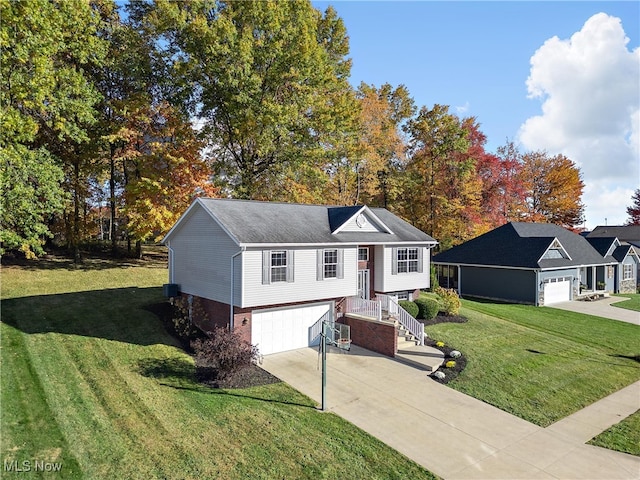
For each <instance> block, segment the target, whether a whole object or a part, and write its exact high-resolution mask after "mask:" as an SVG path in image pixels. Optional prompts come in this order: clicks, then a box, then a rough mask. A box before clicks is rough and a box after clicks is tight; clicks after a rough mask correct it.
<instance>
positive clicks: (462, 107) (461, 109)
mask: <svg viewBox="0 0 640 480" xmlns="http://www.w3.org/2000/svg"><path fill="white" fill-rule="evenodd" d="M469 106H470V105H469V102H468V101H467V102H465V103H464V105H460V106H457V107H456V112H458V115H462V114H463V113H467V112H468V111H469Z"/></svg>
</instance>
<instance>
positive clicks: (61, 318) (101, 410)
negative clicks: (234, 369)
mask: <svg viewBox="0 0 640 480" xmlns="http://www.w3.org/2000/svg"><path fill="white" fill-rule="evenodd" d="M165 281H166V269H165V268H162V267H161V266H145V265H140V264H139V262H134V264H127V263H117V264H116V263H113V262H110V261H91V262H88V263H87V264H86V265H85V267H83V268H80V269H74V268H73V267H72V266H71V265H70V264H69V263H68V262H64V261H59V260H55V259H54V260H52V261H49V262H42V263H40V264H39V266H35V264H31V265H27V266H8V267H3V269H2V324H0V328H1V360H2V372H1V375H2V376H1V402H2V403H1V406H2V408H1V411H0V422H1V424H0V427H1V431H2V438H1V441H0V452H1V457H2V461H3V465H7V464H8V465H11V464H12V463H11V462H18V463H17V465H18V466H22V465H23V464H22V462H24V461H30V462H32V463H31V466H32V468H33V466H34V463H33V462H35V461H40V462H49V463H55V462H60V463H62V470H61V472H59V473H56V474H55V475H54V474H46V473H45V474H43V475H42V476H43V477H44V478H54V477H55V478H88V479H93V478H95V479H103V478H129V479H150V478H191V479H193V478H221V479H240V478H255V479H261V478H263V479H274V478H301V479H303V478H313V479H315V478H344V477H345V475H346V476H348V477H349V478H379V479H388V478H398V479H401V478H435V477H434V476H433V475H431V474H430V473H429V472H427V471H426V470H424V469H423V468H422V467H420V466H419V465H417V464H416V463H414V462H412V461H410V460H408V459H407V458H406V457H404V456H402V455H401V454H399V453H398V452H396V451H395V450H393V449H391V448H389V447H387V446H386V445H385V444H383V443H382V442H380V441H378V440H377V439H375V438H374V437H372V436H370V435H368V434H367V433H366V432H364V431H362V430H360V429H358V428H356V427H355V426H353V425H352V424H350V423H348V422H346V421H345V420H342V419H341V418H340V417H338V416H336V415H334V414H331V413H322V412H319V411H318V410H317V409H316V408H315V404H314V402H313V401H312V400H311V399H309V398H307V397H305V396H303V395H302V394H300V393H299V392H297V391H295V390H293V389H292V388H290V387H289V386H287V385H286V384H284V383H276V384H273V385H266V386H262V387H254V388H250V389H245V390H215V389H210V388H207V387H205V386H202V385H200V384H198V383H197V382H196V381H195V379H194V365H193V361H192V358H191V357H190V356H188V355H186V354H185V353H184V352H183V351H182V350H181V349H180V348H178V346H177V344H176V342H175V341H174V339H173V338H172V337H170V336H168V335H167V334H166V333H165V331H164V329H163V328H162V325H161V323H160V321H159V320H158V318H157V317H155V316H154V315H153V314H152V313H150V312H149V311H147V310H145V306H146V305H149V304H152V303H156V302H159V301H162V300H163V298H162V291H161V288H160V285H161V284H162V283H163V282H165ZM7 462H8V463H7ZM32 473H34V472H32ZM47 475H49V477H47Z"/></svg>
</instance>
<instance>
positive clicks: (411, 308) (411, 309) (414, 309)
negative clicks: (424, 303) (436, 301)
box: [398, 300, 419, 318]
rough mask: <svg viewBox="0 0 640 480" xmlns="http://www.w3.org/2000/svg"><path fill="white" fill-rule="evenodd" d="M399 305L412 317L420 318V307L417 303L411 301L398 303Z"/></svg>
mask: <svg viewBox="0 0 640 480" xmlns="http://www.w3.org/2000/svg"><path fill="white" fill-rule="evenodd" d="M398 305H400V306H401V307H402V308H404V309H405V310H406V311H407V313H408V314H409V315H411V316H412V317H413V318H417V317H418V312H419V309H418V305H416V302H412V301H411V300H400V301H399V302H398Z"/></svg>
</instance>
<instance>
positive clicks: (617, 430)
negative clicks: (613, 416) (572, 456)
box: [589, 410, 640, 456]
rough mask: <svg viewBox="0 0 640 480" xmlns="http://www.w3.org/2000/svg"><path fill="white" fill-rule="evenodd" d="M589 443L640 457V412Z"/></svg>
mask: <svg viewBox="0 0 640 480" xmlns="http://www.w3.org/2000/svg"><path fill="white" fill-rule="evenodd" d="M589 443H590V444H591V445H597V446H599V447H604V448H609V449H611V450H617V451H618V452H624V453H630V454H631V455H637V456H640V410H637V411H636V413H633V414H631V415H630V416H628V417H627V418H625V419H624V420H622V421H621V422H620V423H617V424H616V425H614V426H612V427H611V428H610V429H608V430H606V431H604V432H602V433H601V434H600V435H598V436H597V437H595V438H593V439H591V440H590V441H589Z"/></svg>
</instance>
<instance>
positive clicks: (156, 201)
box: [122, 103, 217, 256]
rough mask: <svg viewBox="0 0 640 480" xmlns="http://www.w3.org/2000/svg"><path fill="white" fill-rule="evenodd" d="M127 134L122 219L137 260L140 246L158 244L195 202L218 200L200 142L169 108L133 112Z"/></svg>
mask: <svg viewBox="0 0 640 480" xmlns="http://www.w3.org/2000/svg"><path fill="white" fill-rule="evenodd" d="M126 134H127V135H128V138H127V147H126V148H125V149H124V151H125V158H126V163H127V166H126V171H127V176H128V181H127V183H126V185H125V190H124V198H125V203H124V207H123V211H122V213H123V215H124V216H125V217H126V219H127V230H128V234H129V236H130V237H131V238H133V239H134V240H135V241H136V251H137V255H138V256H140V254H141V251H140V242H142V241H145V240H149V239H151V240H155V241H157V240H159V239H160V238H162V237H163V236H164V234H166V233H167V232H168V231H169V229H170V228H171V227H172V226H173V224H174V223H175V222H176V221H177V220H178V217H179V216H180V215H181V214H182V213H183V212H184V211H185V210H186V209H187V207H188V206H189V205H190V204H191V202H192V201H193V199H194V198H195V197H197V196H209V197H212V196H217V189H216V188H215V187H214V185H213V183H212V182H211V170H210V166H209V165H208V164H207V163H206V162H205V161H204V160H203V159H202V157H201V155H200V150H201V148H202V142H201V141H199V140H198V139H197V138H196V135H195V132H194V130H193V128H192V127H191V125H190V124H189V122H188V121H186V120H185V119H184V118H181V116H180V114H179V112H177V111H176V110H175V109H173V108H172V107H171V106H169V105H168V104H166V103H162V104H160V105H158V106H157V107H151V108H150V109H149V108H141V109H140V110H138V111H136V112H132V114H131V115H130V116H129V121H128V123H127V125H126ZM123 135H124V132H123Z"/></svg>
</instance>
